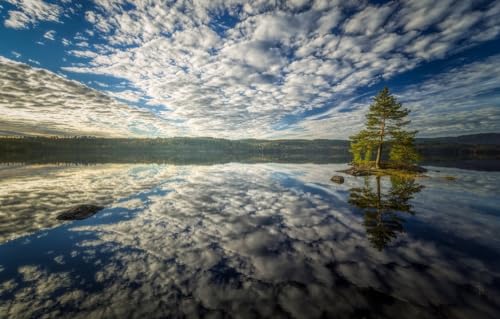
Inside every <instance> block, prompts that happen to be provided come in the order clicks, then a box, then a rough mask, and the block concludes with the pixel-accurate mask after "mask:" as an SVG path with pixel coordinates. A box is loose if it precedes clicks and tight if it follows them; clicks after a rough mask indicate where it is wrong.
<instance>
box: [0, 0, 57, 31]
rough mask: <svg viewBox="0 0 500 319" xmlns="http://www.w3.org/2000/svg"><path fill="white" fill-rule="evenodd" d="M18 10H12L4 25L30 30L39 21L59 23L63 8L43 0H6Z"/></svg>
mask: <svg viewBox="0 0 500 319" xmlns="http://www.w3.org/2000/svg"><path fill="white" fill-rule="evenodd" d="M6 1H7V2H9V3H10V4H12V5H14V6H15V7H16V9H17V10H10V11H9V12H8V14H9V16H8V18H7V19H6V20H5V21H4V25H5V26H6V27H8V28H13V29H28V28H30V27H31V26H32V25H35V24H37V22H38V21H52V22H58V21H59V15H60V14H61V13H62V8H61V7H60V6H59V5H57V4H52V3H48V2H46V1H43V0H6Z"/></svg>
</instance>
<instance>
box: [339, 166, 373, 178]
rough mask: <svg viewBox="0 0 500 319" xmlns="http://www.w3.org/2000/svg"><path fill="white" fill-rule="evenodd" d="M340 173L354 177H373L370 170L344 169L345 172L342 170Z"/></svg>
mask: <svg viewBox="0 0 500 319" xmlns="http://www.w3.org/2000/svg"><path fill="white" fill-rule="evenodd" d="M338 172H339V173H345V174H348V175H352V176H370V175H373V173H372V172H371V171H370V170H367V169H359V168H356V167H351V168H348V169H344V170H341V171H338Z"/></svg>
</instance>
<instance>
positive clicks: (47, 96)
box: [0, 57, 175, 136]
mask: <svg viewBox="0 0 500 319" xmlns="http://www.w3.org/2000/svg"><path fill="white" fill-rule="evenodd" d="M0 84H1V86H2V87H3V88H8V90H4V91H2V92H1V93H0V111H1V112H0V113H1V114H2V117H1V118H0V123H1V124H2V130H3V131H4V132H5V133H8V132H10V133H17V134H22V133H26V134H47V135H51V134H61V135H65V134H70V135H98V136H131V135H135V136H137V135H149V136H154V135H167V136H168V135H171V134H172V132H173V131H175V127H173V126H172V125H170V124H169V123H168V122H166V121H165V120H162V119H160V118H158V117H156V116H155V115H154V114H152V113H151V112H148V111H145V110H140V109H138V108H135V107H130V106H128V105H125V104H122V103H118V102H117V101H115V100H113V99H112V98H110V97H109V96H107V95H105V94H103V93H101V92H99V91H96V90H93V89H91V88H89V87H86V86H84V85H82V84H80V83H78V82H74V81H70V80H66V79H64V78H62V77H60V76H58V75H56V74H54V73H51V72H49V71H45V70H42V69H35V68H31V67H29V66H27V65H24V64H20V63H15V62H14V61H11V60H8V59H5V58H2V57H0Z"/></svg>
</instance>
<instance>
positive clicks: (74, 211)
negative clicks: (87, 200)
mask: <svg viewBox="0 0 500 319" xmlns="http://www.w3.org/2000/svg"><path fill="white" fill-rule="evenodd" d="M102 209H104V207H102V206H96V205H80V206H77V207H73V208H71V209H69V210H67V211H65V212H63V213H61V214H59V215H58V216H57V219H59V220H81V219H85V218H88V217H90V216H92V215H94V214H95V213H97V212H98V211H100V210H102Z"/></svg>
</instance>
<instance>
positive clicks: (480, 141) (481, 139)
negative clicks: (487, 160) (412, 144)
mask: <svg viewBox="0 0 500 319" xmlns="http://www.w3.org/2000/svg"><path fill="white" fill-rule="evenodd" d="M417 143H454V144H475V145H486V144H490V145H500V133H483V134H471V135H460V136H449V137H436V138H417Z"/></svg>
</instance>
